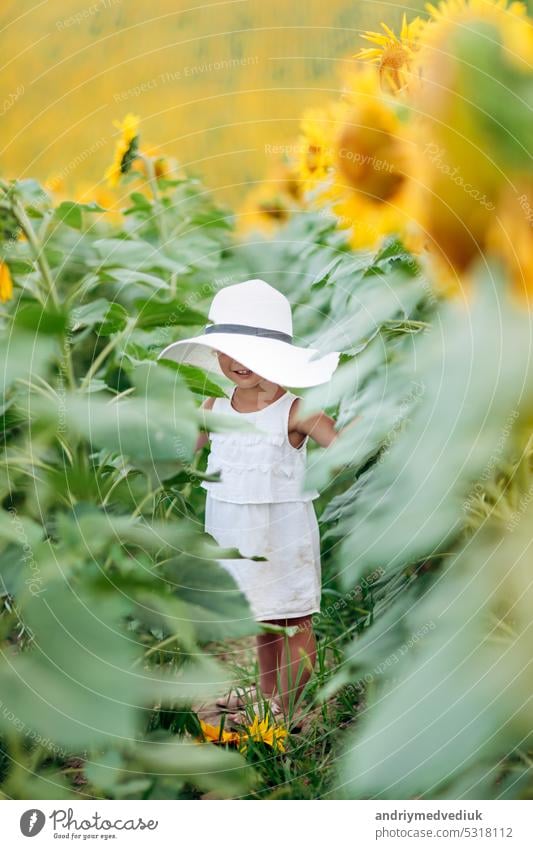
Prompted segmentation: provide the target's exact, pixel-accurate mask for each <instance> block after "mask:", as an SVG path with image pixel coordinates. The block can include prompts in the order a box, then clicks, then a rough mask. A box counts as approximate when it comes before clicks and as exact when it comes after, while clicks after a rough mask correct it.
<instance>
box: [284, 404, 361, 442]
mask: <svg viewBox="0 0 533 849" xmlns="http://www.w3.org/2000/svg"><path fill="white" fill-rule="evenodd" d="M299 408H300V399H299V398H297V399H296V401H294V403H293V405H292V407H291V412H290V415H289V431H297V432H298V433H301V434H302V436H309V437H310V438H311V439H314V441H315V442H316V443H317V444H318V445H320V446H322V448H327V447H328V445H331V443H332V442H334V441H335V439H337V438H338V437H339V435H340V434H341V433H343V431H345V430H347V428H349V427H352V425H353V424H355V422H356V421H358V419H360V418H361V416H356V417H355V419H353V420H352V421H351V422H350V424H349V425H346V427H345V428H343V430H342V431H340V430H335V419H332V418H331V416H328V415H326V413H314V414H313V415H312V416H308V417H307V418H305V419H301V418H299V417H298V412H299Z"/></svg>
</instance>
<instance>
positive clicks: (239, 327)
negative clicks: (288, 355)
mask: <svg viewBox="0 0 533 849" xmlns="http://www.w3.org/2000/svg"><path fill="white" fill-rule="evenodd" d="M204 333H242V334H244V336H266V337H267V339H279V341H280V342H289V343H291V342H292V336H291V335H290V334H289V333H282V332H281V330H270V329H269V328H268V327H253V326H252V325H250V324H210V325H209V327H206V328H205V330H204Z"/></svg>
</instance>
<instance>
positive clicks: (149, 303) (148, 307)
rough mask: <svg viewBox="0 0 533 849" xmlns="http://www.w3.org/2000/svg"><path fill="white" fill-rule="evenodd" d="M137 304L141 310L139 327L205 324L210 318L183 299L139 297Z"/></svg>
mask: <svg viewBox="0 0 533 849" xmlns="http://www.w3.org/2000/svg"><path fill="white" fill-rule="evenodd" d="M135 306H136V307H137V309H138V311H139V315H138V318H137V327H141V328H149V327H158V326H161V325H164V326H166V327H175V326H186V325H193V326H196V325H204V324H206V323H207V321H208V318H207V315H205V314H204V313H202V312H199V311H198V310H195V309H193V308H192V307H189V306H187V304H184V303H182V302H181V301H157V300H155V299H154V298H149V299H148V300H145V299H140V298H139V299H137V300H136V301H135Z"/></svg>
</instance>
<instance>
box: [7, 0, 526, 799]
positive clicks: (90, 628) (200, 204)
mask: <svg viewBox="0 0 533 849" xmlns="http://www.w3.org/2000/svg"><path fill="white" fill-rule="evenodd" d="M356 41H357V43H354V45H353V56H352V57H350V61H349V62H347V63H346V62H345V63H344V65H343V67H344V68H346V67H347V68H348V70H347V71H345V72H344V76H343V78H342V84H341V88H342V92H341V94H340V96H338V97H335V98H333V99H331V101H330V102H328V103H325V104H320V105H317V106H316V107H312V108H311V109H307V110H305V111H304V112H303V114H302V115H301V120H300V124H299V131H298V134H297V135H295V138H294V143H293V144H291V145H286V146H285V148H284V150H282V151H280V155H279V157H278V158H277V160H276V162H275V163H274V164H273V165H272V170H271V173H269V174H268V175H267V177H266V179H265V181H264V183H262V184H261V185H260V186H258V187H257V188H255V189H254V190H253V191H251V192H250V193H249V194H248V195H247V196H245V197H244V198H243V199H242V201H241V203H240V205H238V206H237V207H236V208H235V209H234V210H231V209H228V208H223V207H221V206H220V205H218V204H217V203H216V202H215V200H214V199H213V196H212V195H211V194H210V193H209V190H208V187H206V186H204V185H203V184H202V182H201V181H200V180H199V179H198V178H197V177H193V176H191V175H190V174H188V173H187V171H186V169H182V168H181V166H180V165H179V163H178V162H177V161H176V160H175V159H173V158H172V156H167V155H164V154H162V153H161V152H159V151H158V150H156V149H154V148H153V147H152V146H150V145H148V144H146V145H145V143H144V140H143V122H142V116H139V115H137V114H136V113H135V112H133V111H127V112H126V113H125V114H120V115H119V116H117V121H116V126H115V129H116V131H117V138H116V146H115V150H114V153H113V151H109V163H110V164H109V166H108V168H107V171H106V173H105V186H101V188H100V190H99V191H95V192H94V193H93V196H92V197H91V196H86V197H84V198H79V197H78V198H77V199H76V200H72V199H71V198H70V197H68V196H66V195H63V194H62V193H61V192H62V189H61V188H60V187H58V186H56V185H53V184H50V183H49V184H46V183H44V184H41V183H40V182H38V181H37V180H34V179H31V178H26V179H10V178H8V177H7V176H3V177H2V178H1V179H0V227H1V230H0V307H1V318H0V321H1V335H0V346H1V362H2V365H3V368H2V400H1V415H2V430H1V439H2V453H1V461H0V498H1V511H0V576H1V583H0V639H1V656H0V790H1V793H2V798H4V799H200V798H246V799H316V798H324V799H327V798H329V799H338V798H342V799H346V798H352V799H415V798H416V799H526V798H527V799H531V798H532V797H533V769H532V764H533V760H532V759H533V721H532V715H533V714H532V710H531V700H532V697H533V687H532V681H533V673H532V670H531V668H530V667H531V662H532V661H531V658H532V657H533V629H532V619H533V584H532V580H531V579H532V574H533V355H532V342H533V323H532V315H533V311H532V301H533V163H532V156H531V140H532V139H533V119H532V108H533V73H532V66H533V24H532V20H531V17H530V16H529V14H528V9H527V7H526V6H525V5H524V4H523V3H521V2H508V0H442V2H439V3H438V4H437V5H436V6H433V5H428V6H427V8H426V10H425V12H424V13H423V14H422V13H421V14H420V16H418V17H414V18H411V19H408V18H407V17H405V16H404V18H403V21H402V24H401V26H400V28H399V29H397V30H394V29H392V28H391V27H389V26H388V25H387V24H386V23H383V24H382V25H381V28H380V29H379V31H375V32H374V31H373V32H366V33H365V34H364V36H363V38H362V39H358V40H356ZM359 42H360V43H359ZM172 153H173V154H174V153H179V152H176V151H173V152H172ZM124 198H126V200H124ZM253 277H260V278H263V279H265V280H267V281H268V282H270V283H271V284H272V285H274V286H276V287H277V288H278V289H280V290H281V291H282V292H283V293H284V294H286V295H287V297H288V298H289V299H290V301H291V304H292V307H293V316H294V323H295V339H296V340H298V344H309V345H312V346H314V347H320V348H321V350H323V351H324V352H327V351H341V352H342V355H341V362H340V366H339V368H338V370H337V371H336V373H335V375H334V376H333V378H332V380H331V382H330V384H328V386H327V387H324V386H319V387H316V388H314V389H311V390H299V388H298V387H291V388H293V389H295V390H296V391H298V392H299V393H300V394H302V396H303V397H304V404H305V410H307V411H308V412H309V413H311V412H313V411H316V410H320V409H325V410H326V412H328V413H329V414H330V415H332V416H333V417H334V418H335V419H336V421H337V422H338V427H339V429H343V428H344V427H345V425H347V424H349V423H351V422H352V420H354V419H355V418H356V417H359V418H358V421H357V424H356V425H355V426H354V427H350V428H346V429H345V430H343V432H342V434H341V435H340V436H339V438H338V439H337V440H336V441H335V442H334V443H333V444H332V445H331V446H330V447H329V448H327V449H322V448H318V447H316V446H315V447H312V448H310V451H309V463H308V470H307V478H308V482H309V484H310V485H311V486H313V487H317V488H318V489H319V490H320V493H321V495H320V498H319V499H318V500H317V501H315V504H316V506H317V513H318V516H319V522H320V526H321V544H322V562H323V598H322V610H321V612H320V614H315V616H314V617H313V621H314V627H315V629H316V634H317V637H318V645H319V649H318V661H317V667H316V670H315V674H314V676H313V677H312V679H311V681H310V683H309V684H308V685H307V688H306V691H305V694H304V708H303V713H304V720H303V723H302V727H301V728H300V729H299V730H298V732H297V733H295V732H293V731H292V730H291V727H290V723H287V725H286V726H284V725H276V726H273V725H270V723H269V721H268V720H267V719H264V720H262V721H259V720H257V721H255V722H254V723H253V724H250V726H249V727H248V728H247V729H246V730H245V731H243V732H235V731H233V730H230V729H226V728H225V727H224V724H223V723H222V724H220V725H219V724H218V723H213V722H212V721H208V720H209V717H207V715H206V714H205V713H204V712H203V706H204V705H205V704H207V703H209V701H210V700H211V701H212V700H213V699H214V697H215V696H217V695H220V693H223V692H225V691H227V689H228V688H229V687H231V686H235V685H242V684H249V683H251V682H253V681H254V680H255V674H256V670H255V669H254V665H253V660H252V645H253V638H254V636H255V635H256V634H257V633H258V626H257V624H256V623H255V622H254V620H253V618H252V616H251V612H250V610H249V608H248V605H247V602H246V600H245V598H244V596H243V595H242V594H241V593H240V592H239V591H238V589H237V588H236V585H235V584H234V583H233V581H232V579H231V578H230V576H229V574H228V573H227V572H226V571H225V570H224V569H223V568H222V567H221V566H220V565H219V563H218V560H219V559H220V558H221V557H225V558H238V557H240V554H239V552H238V551H237V550H223V549H220V548H219V547H218V546H217V545H216V544H215V543H214V541H213V539H212V538H211V537H209V536H208V535H207V534H205V533H204V531H203V517H204V494H205V493H204V490H203V489H202V488H201V487H200V483H201V482H202V480H204V479H205V477H206V472H205V468H206V459H207V451H206V449H202V451H200V452H196V451H195V445H196V440H197V437H198V435H199V433H200V432H201V430H202V428H203V427H204V426H205V424H206V425H207V426H208V427H209V429H212V430H224V429H227V428H230V427H234V426H235V425H234V419H233V418H226V417H224V416H221V415H217V414H215V413H212V412H207V413H204V411H202V412H200V404H201V402H202V401H203V400H204V398H205V397H213V396H215V397H216V396H220V397H222V396H224V395H225V394H226V392H227V390H228V385H226V384H225V383H224V382H223V381H222V380H220V381H218V380H217V381H214V379H213V378H212V377H210V376H209V375H206V374H204V373H203V372H201V371H200V370H199V369H195V368H193V367H190V366H178V365H177V364H176V363H173V362H171V361H168V360H158V355H159V354H160V352H161V351H162V349H163V348H164V347H165V346H166V345H168V344H170V343H171V342H172V341H175V340H178V339H180V338H185V337H187V336H189V335H193V334H194V333H197V332H200V331H201V329H202V327H203V326H204V325H205V323H206V322H207V310H208V307H209V304H210V302H211V300H212V298H213V295H214V294H215V293H216V292H217V291H218V290H219V289H220V288H222V287H224V286H227V285H230V284H232V283H237V282H240V281H242V280H245V279H248V278H253Z"/></svg>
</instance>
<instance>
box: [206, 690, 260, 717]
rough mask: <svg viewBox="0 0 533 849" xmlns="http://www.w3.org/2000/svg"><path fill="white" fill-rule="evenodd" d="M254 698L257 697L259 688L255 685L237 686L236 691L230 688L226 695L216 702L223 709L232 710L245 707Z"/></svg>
mask: <svg viewBox="0 0 533 849" xmlns="http://www.w3.org/2000/svg"><path fill="white" fill-rule="evenodd" d="M246 697H248V701H247V698H246ZM253 699H257V688H256V687H255V686H254V685H252V686H250V687H236V688H235V691H232V690H230V692H229V693H227V694H226V695H225V696H221V697H220V698H219V699H217V700H216V702H215V704H216V706H217V707H218V708H221V710H228V711H230V710H236V709H237V708H244V707H245V706H246V705H247V704H248V702H249V701H250V700H253Z"/></svg>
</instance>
